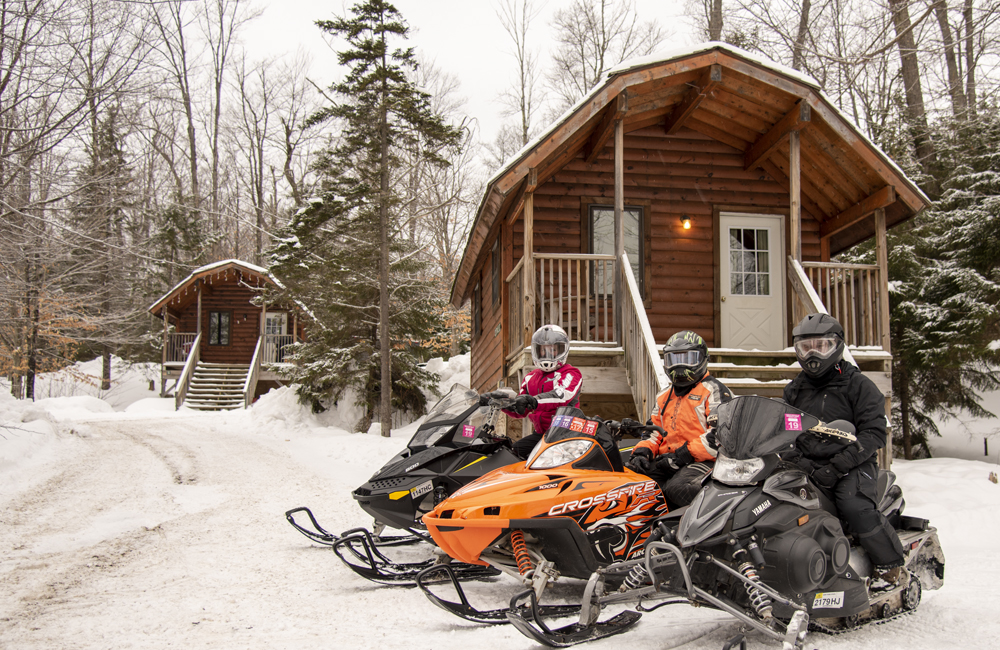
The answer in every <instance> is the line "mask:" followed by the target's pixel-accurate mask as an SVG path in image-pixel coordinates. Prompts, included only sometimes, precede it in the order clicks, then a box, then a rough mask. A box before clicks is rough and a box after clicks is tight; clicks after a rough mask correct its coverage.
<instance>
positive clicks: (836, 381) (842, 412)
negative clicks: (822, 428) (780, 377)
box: [784, 361, 886, 474]
mask: <svg viewBox="0 0 1000 650" xmlns="http://www.w3.org/2000/svg"><path fill="white" fill-rule="evenodd" d="M784 398H785V401H786V402H788V403H789V404H791V405H792V406H794V407H795V408H799V409H802V410H803V411H805V412H807V413H811V414H812V415H815V416H816V417H818V418H819V419H821V420H823V421H824V422H827V423H828V422H831V421H833V420H847V421H848V422H850V423H851V424H853V425H854V426H855V427H856V429H857V432H856V434H855V435H857V438H858V444H856V445H854V444H852V445H848V446H844V445H843V444H842V443H840V442H836V441H825V440H821V439H820V438H817V437H815V436H799V440H798V443H797V446H798V448H799V450H800V451H801V452H802V454H803V455H804V456H805V457H806V458H809V459H811V460H817V461H823V462H830V464H832V465H833V466H834V469H836V470H837V471H838V472H840V473H841V474H846V473H847V472H849V471H850V470H852V469H854V468H855V467H857V466H858V465H861V464H862V463H864V462H866V461H869V460H873V459H874V456H875V453H876V452H877V451H878V450H879V449H881V448H882V447H884V446H885V444H886V417H885V396H884V395H883V394H882V392H881V391H880V390H879V389H878V388H877V387H876V386H875V383H874V382H873V381H872V380H871V379H868V378H867V377H865V376H864V375H863V374H861V371H860V370H858V369H857V367H855V366H853V365H851V364H850V363H848V362H846V361H841V362H840V363H839V364H837V366H836V367H835V368H834V369H833V370H832V371H830V372H829V373H827V374H826V375H824V376H823V377H820V378H818V379H812V378H810V377H809V376H808V375H806V374H805V373H799V375H798V376H797V377H796V378H795V379H793V380H792V381H791V382H789V383H788V384H787V385H786V386H785V391H784Z"/></svg>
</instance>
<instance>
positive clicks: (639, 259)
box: [588, 205, 646, 296]
mask: <svg viewBox="0 0 1000 650" xmlns="http://www.w3.org/2000/svg"><path fill="white" fill-rule="evenodd" d="M589 216H590V220H589V221H590V223H589V224H588V225H589V228H588V231H589V233H590V252H591V253H592V254H594V255H614V254H615V209H614V206H607V205H591V206H590V215H589ZM643 216H644V215H643V208H641V207H637V206H625V210H624V211H623V212H622V221H624V229H625V254H626V255H628V261H629V265H630V266H631V267H632V275H634V276H635V281H636V282H637V283H638V284H639V292H640V294H641V295H643V296H645V295H646V278H645V247H646V242H645V241H644V240H645V237H643V232H644V229H645V223H644V219H643ZM604 276H605V273H604V269H603V268H601V267H600V266H599V267H598V268H597V269H596V270H595V271H594V273H593V275H592V278H593V280H592V281H593V282H594V287H595V289H596V291H595V293H597V294H605V293H612V291H613V287H614V284H615V282H614V277H612V275H611V270H610V269H608V270H607V276H608V277H607V278H605V277H604ZM605 286H606V287H607V290H605Z"/></svg>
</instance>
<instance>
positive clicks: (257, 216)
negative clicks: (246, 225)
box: [236, 59, 274, 264]
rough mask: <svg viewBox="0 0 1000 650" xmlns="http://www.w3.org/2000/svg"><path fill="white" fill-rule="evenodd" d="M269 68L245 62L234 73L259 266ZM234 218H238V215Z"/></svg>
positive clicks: (270, 99)
mask: <svg viewBox="0 0 1000 650" xmlns="http://www.w3.org/2000/svg"><path fill="white" fill-rule="evenodd" d="M270 69H271V65H270V64H269V63H267V62H261V63H258V64H256V65H254V66H252V67H251V68H249V69H248V67H247V62H246V60H245V59H244V60H243V61H241V63H240V66H239V68H238V70H237V73H236V83H237V87H238V88H239V96H240V120H239V127H238V132H239V137H240V139H241V141H242V146H240V147H238V149H239V150H240V151H242V152H243V153H244V155H245V159H244V161H243V163H244V169H245V170H246V176H247V178H248V181H249V182H248V183H247V186H248V189H249V198H250V205H251V206H252V207H253V213H254V233H255V236H254V243H255V248H254V261H255V262H257V263H258V264H259V263H261V262H262V261H263V258H264V233H265V232H266V228H267V223H266V220H265V215H264V210H265V207H266V206H265V201H266V197H265V193H264V188H265V185H266V180H267V179H266V177H267V172H268V164H267V161H266V160H265V146H266V144H267V142H268V139H269V138H270V136H271V134H270V126H269V124H270V119H271V114H272V112H273V111H274V106H273V102H274V98H273V93H274V87H273V86H272V82H271V80H270V78H269V71H270ZM237 218H239V215H238V214H237Z"/></svg>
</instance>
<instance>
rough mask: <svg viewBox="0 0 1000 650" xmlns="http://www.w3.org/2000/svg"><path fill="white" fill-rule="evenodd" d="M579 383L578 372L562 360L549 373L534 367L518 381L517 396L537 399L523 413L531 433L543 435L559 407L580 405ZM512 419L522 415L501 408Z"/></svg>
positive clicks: (581, 384)
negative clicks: (529, 411)
mask: <svg viewBox="0 0 1000 650" xmlns="http://www.w3.org/2000/svg"><path fill="white" fill-rule="evenodd" d="M582 386H583V376H582V375H581V374H580V371H579V370H577V369H576V368H574V367H573V366H571V365H569V364H568V363H564V364H563V365H562V367H561V368H559V369H558V370H554V371H552V372H543V371H542V370H541V369H540V368H536V369H534V370H532V371H531V372H529V373H528V374H527V375H526V376H525V378H524V381H522V382H521V392H520V393H518V395H531V396H533V397H534V398H535V399H536V400H538V408H536V409H535V410H534V411H532V412H531V413H527V414H525V415H527V417H528V419H529V420H531V425H532V426H533V427H534V429H535V433H540V434H544V433H545V432H546V431H548V429H549V424H551V423H552V416H554V415H555V414H556V409H558V408H560V407H562V406H574V407H577V408H579V407H580V388H581V387H582ZM504 412H505V413H506V414H507V415H509V416H510V417H512V418H523V417H525V416H524V415H518V414H517V413H514V412H512V411H504Z"/></svg>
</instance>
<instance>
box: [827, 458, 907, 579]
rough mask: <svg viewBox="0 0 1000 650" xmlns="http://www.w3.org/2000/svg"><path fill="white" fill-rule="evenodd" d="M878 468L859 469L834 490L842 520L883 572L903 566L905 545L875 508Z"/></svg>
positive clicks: (868, 464) (864, 466)
mask: <svg viewBox="0 0 1000 650" xmlns="http://www.w3.org/2000/svg"><path fill="white" fill-rule="evenodd" d="M877 480H878V465H876V463H875V461H874V460H869V461H865V462H864V463H862V464H860V465H858V466H857V467H855V468H854V469H852V470H851V471H850V472H848V474H847V476H845V477H843V478H842V479H840V480H839V481H838V482H837V484H836V485H835V486H834V488H833V497H834V502H835V503H836V504H837V512H838V513H839V514H840V519H841V521H843V522H844V523H845V524H847V529H848V531H850V532H851V533H854V536H855V537H856V538H857V540H858V543H859V544H861V547H862V548H863V549H865V552H866V553H868V557H869V558H871V561H872V563H873V564H875V565H876V566H878V567H881V568H888V567H896V566H902V564H903V545H902V544H900V542H899V536H898V535H896V530H895V529H894V528H893V527H892V524H890V523H889V521H888V520H887V519H886V518H885V515H883V514H882V513H881V512H879V511H878V509H877V507H876V499H878V494H877V489H878V488H877V486H878V482H877Z"/></svg>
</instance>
